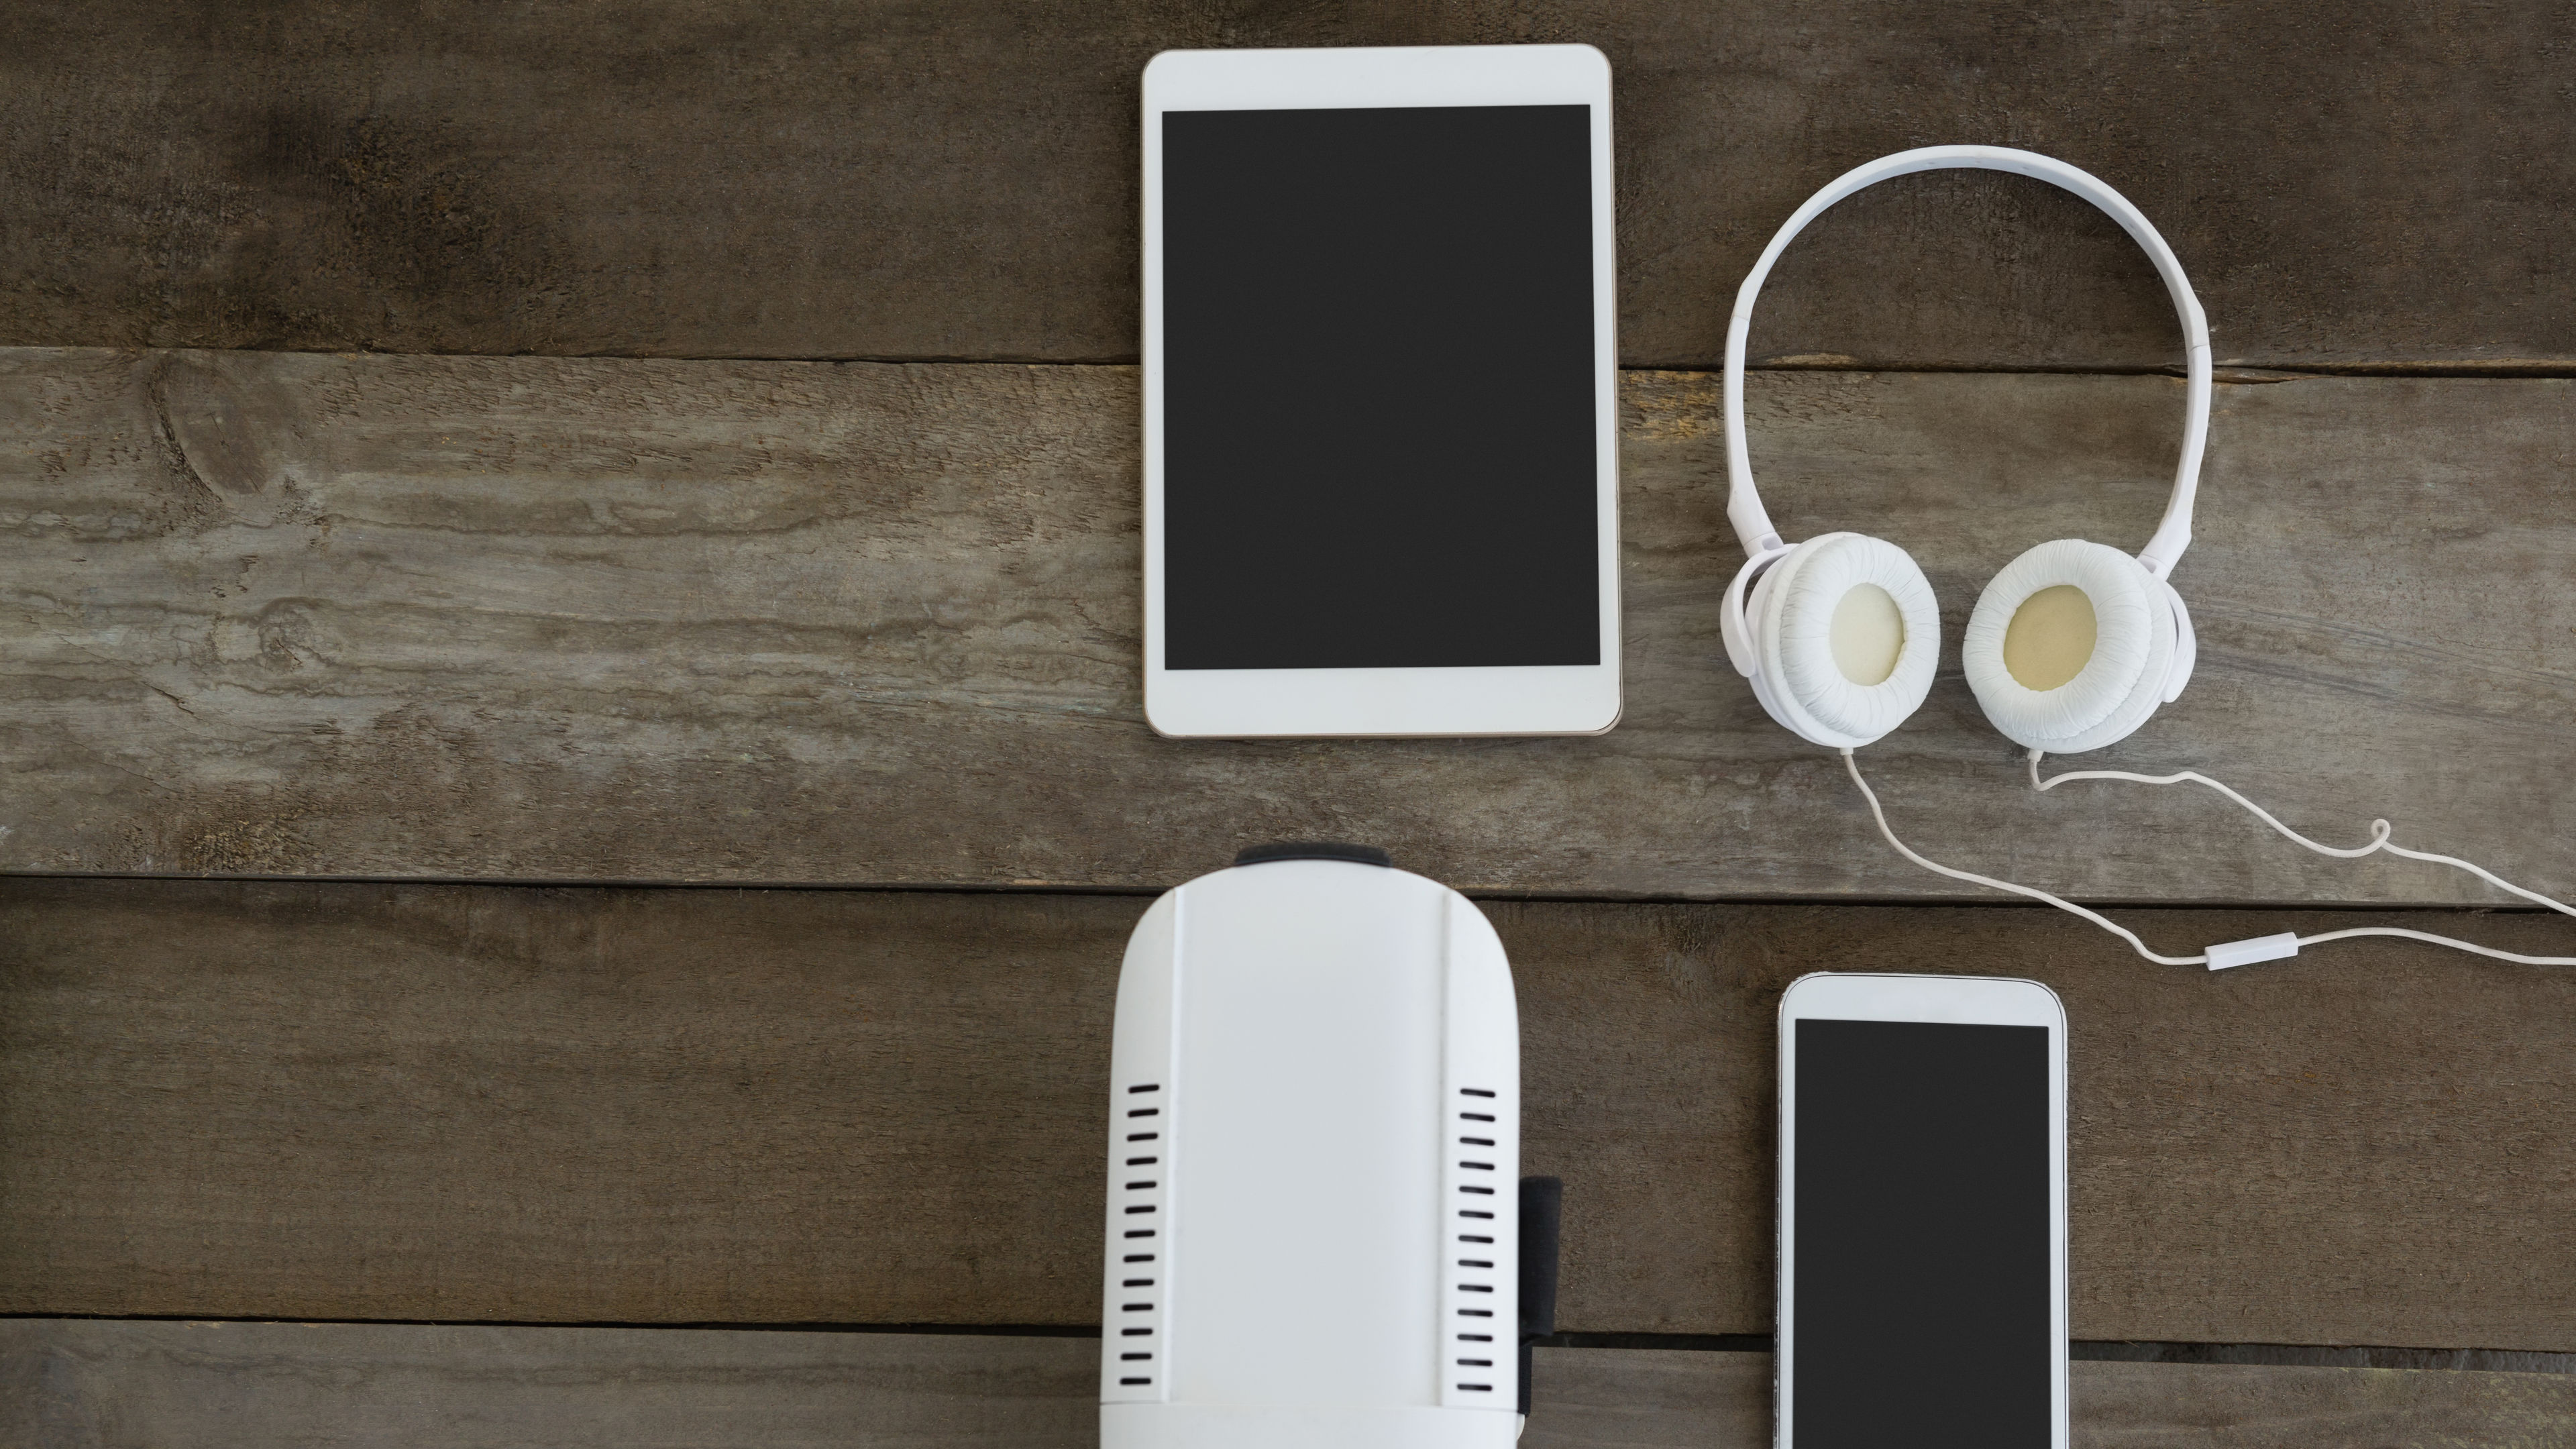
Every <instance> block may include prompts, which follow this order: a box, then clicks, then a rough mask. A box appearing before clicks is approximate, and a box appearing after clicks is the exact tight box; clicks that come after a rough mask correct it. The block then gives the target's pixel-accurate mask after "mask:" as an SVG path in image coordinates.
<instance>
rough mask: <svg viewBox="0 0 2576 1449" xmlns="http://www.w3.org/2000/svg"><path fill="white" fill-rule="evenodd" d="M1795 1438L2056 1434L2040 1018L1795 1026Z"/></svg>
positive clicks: (2024, 1444) (2025, 1438) (2013, 1445)
mask: <svg viewBox="0 0 2576 1449" xmlns="http://www.w3.org/2000/svg"><path fill="white" fill-rule="evenodd" d="M1797 1031H1798V1052H1797V1074H1798V1080H1797V1104H1796V1105H1797V1111H1796V1114H1795V1118H1794V1120H1795V1121H1796V1124H1797V1127H1796V1131H1797V1141H1796V1156H1795V1159H1794V1160H1795V1162H1796V1179H1797V1180H1796V1183H1795V1189H1796V1202H1797V1208H1796V1221H1795V1224H1794V1233H1793V1237H1792V1241H1793V1242H1794V1243H1795V1245H1796V1246H1795V1252H1796V1258H1797V1261H1796V1263H1795V1264H1794V1274H1793V1279H1792V1281H1793V1282H1794V1284H1795V1287H1794V1290H1793V1292H1792V1295H1791V1304H1790V1307H1791V1312H1790V1343H1789V1344H1788V1347H1789V1349H1790V1367H1791V1381H1792V1384H1793V1386H1794V1387H1793V1389H1792V1393H1791V1402H1792V1410H1793V1412H1792V1413H1791V1415H1790V1439H1789V1444H1790V1449H1883V1446H1886V1445H1891V1444H1905V1445H1919V1446H1923V1449H1947V1446H1954V1445H1955V1446H1959V1449H2048V1445H2049V1440H2050V1437H2051V1426H2052V1417H2051V1406H2050V1397H2051V1393H2050V1391H2051V1387H2052V1385H2053V1382H2054V1365H2055V1364H2056V1362H2057V1361H2058V1360H2059V1359H2062V1358H2063V1357H2064V1356H2065V1353H2066V1344H2065V1341H2064V1340H2063V1339H2059V1338H2053V1337H2052V1336H2051V1334H2052V1332H2053V1325H2052V1321H2051V1320H2052V1318H2053V1314H2052V1312H2051V1309H2052V1306H2053V1305H2052V1303H2051V1288H2050V1275H2049V1261H2048V1259H2049V1251H2048V1250H2049V1242H2050V1239H2051V1237H2052V1235H2053V1234H2054V1232H2055V1229H2054V1228H2053V1227H2052V1225H2051V1224H2052V1219H2051V1215H2050V1211H2049V1190H2048V1189H2049V1182H2048V1174H2049V1150H2048V1148H2049V1141H2048V1131H2049V1126H2048V1124H2049V1113H2048V1103H2049V1085H2048V1032H2047V1029H2046V1028H2044V1027H2036V1026H1961V1025H1946V1024H1932V1023H1925V1022H1899V1021H1820V1020H1813V1019H1808V1020H1802V1021H1799V1022H1798V1023H1797Z"/></svg>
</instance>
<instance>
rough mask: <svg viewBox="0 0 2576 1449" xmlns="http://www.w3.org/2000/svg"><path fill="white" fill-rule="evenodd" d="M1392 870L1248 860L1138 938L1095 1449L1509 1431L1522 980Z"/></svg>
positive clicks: (1487, 938) (1488, 933) (1125, 1004)
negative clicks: (1515, 984)
mask: <svg viewBox="0 0 2576 1449" xmlns="http://www.w3.org/2000/svg"><path fill="white" fill-rule="evenodd" d="M1385 860H1386V857H1385V856H1384V855H1383V854H1382V853H1378V852H1373V851H1367V850H1363V849H1359V848H1355V847H1349V846H1273V847H1267V848H1264V849H1261V850H1254V851H1246V852H1245V853H1244V854H1243V856H1241V857H1239V858H1238V864H1237V865H1236V866H1235V867H1234V868H1233V869H1230V870H1221V871H1218V872H1216V873H1215V874H1213V875H1205V876H1201V877H1199V878H1198V879H1196V880H1193V881H1190V882H1188V883H1187V884H1185V885H1182V886H1180V887H1178V888H1176V889H1174V890H1172V891H1169V892H1167V893H1165V894H1164V895H1163V897H1162V898H1161V899H1160V900H1157V901H1156V902H1155V903H1154V904H1153V906H1152V907H1151V908H1150V909H1149V910H1147V911H1146V913H1145V917H1144V919H1143V920H1142V921H1140V922H1138V923H1137V926H1136V931H1135V934H1134V936H1133V937H1132V938H1131V939H1130V941H1129V942H1128V946H1127V959H1126V964H1125V966H1124V968H1123V969H1122V970H1121V971H1120V973H1119V978H1118V1019H1117V1030H1116V1038H1115V1042H1114V1044H1113V1046H1112V1048H1111V1051H1110V1076H1109V1081H1110V1087H1109V1143H1108V1153H1109V1210H1108V1229H1107V1239H1106V1243H1107V1263H1106V1265H1105V1270H1104V1272H1105V1276H1104V1281H1103V1297H1102V1319H1103V1327H1102V1331H1101V1363H1100V1399H1101V1406H1100V1442H1101V1444H1102V1446H1103V1449H1312V1446H1316V1445H1325V1444H1329V1445H1334V1446H1338V1449H1507V1446H1509V1445H1510V1444H1511V1443H1512V1441H1513V1439H1514V1438H1515V1437H1516V1435H1517V1432H1518V1426H1519V1422H1520V1413H1519V1412H1518V1410H1519V1408H1520V1370H1519V1352H1518V1350H1519V1347H1520V1311H1519V1310H1520V1303H1519V1276H1520V1272H1521V1256H1520V1231H1519V1230H1520V1226H1521V1218H1520V1211H1519V1156H1520V1029H1519V1016H1518V1012H1517V1009H1516V1007H1515V1006H1514V1003H1513V998H1512V978H1511V969H1510V967H1509V965H1508V964H1507V963H1506V962H1505V961H1504V959H1503V948H1502V943H1501V941H1500V940H1498V939H1497V938H1496V937H1495V935H1494V930H1493V927H1492V926H1490V925H1488V924H1487V923H1486V921H1485V918H1484V916H1483V914H1482V913H1480V912H1479V911H1478V910H1477V909H1476V907H1475V906H1474V905H1473V904H1472V903H1470V902H1469V901H1468V900H1467V899H1466V897H1464V896H1461V895H1459V894H1458V893H1457V892H1455V891H1452V890H1450V889H1448V888H1447V887H1445V886H1442V885H1439V884H1437V883H1436V882H1433V881H1429V880H1425V879H1423V878H1422V877H1420V876H1417V875H1410V874H1407V873H1406V872H1403V871H1400V870H1396V869H1393V868H1392V867H1390V866H1389V865H1387V864H1386V863H1385ZM1547 1237H1548V1240H1549V1243H1550V1249H1551V1253H1552V1242H1553V1234H1552V1229H1551V1230H1550V1231H1549V1232H1548V1233H1547ZM1552 1264H1553V1259H1552V1256H1551V1257H1550V1258H1549V1260H1548V1266H1547V1268H1546V1274H1547V1281H1546V1282H1545V1283H1544V1284H1543V1285H1542V1287H1541V1290H1540V1291H1541V1292H1542V1293H1544V1294H1545V1295H1547V1296H1548V1297H1550V1298H1551V1299H1552V1297H1553V1293H1554V1288H1553V1271H1554V1270H1553V1266H1552ZM1542 1331H1543V1330H1542Z"/></svg>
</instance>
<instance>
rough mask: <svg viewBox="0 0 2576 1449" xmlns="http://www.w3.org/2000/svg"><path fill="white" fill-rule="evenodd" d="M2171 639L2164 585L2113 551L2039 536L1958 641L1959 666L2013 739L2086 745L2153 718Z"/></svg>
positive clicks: (2033, 745)
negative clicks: (2040, 539)
mask: <svg viewBox="0 0 2576 1449" xmlns="http://www.w3.org/2000/svg"><path fill="white" fill-rule="evenodd" d="M2175 638H2176V633H2175V627H2174V622H2173V612H2172V609H2171V608H2170V607H2169V606H2168V605H2167V604H2166V602H2165V595H2164V586H2163V585H2162V584H2160V583H2158V582H2157V580H2156V579H2155V577H2154V576H2153V575H2151V574H2149V573H2148V572H2147V571H2146V569H2145V568H2144V567H2143V566H2141V565H2140V564H2139V563H2138V561H2137V560H2136V559H2134V558H2131V557H2130V556H2129V555H2127V554H2124V553H2122V552H2120V551H2119V550H2118V549H2114V548H2105V547H2103V546H2102V545H2101V544H2098V543H2087V542H2085V541H2084V540H2082V539H2077V538H2061V539H2057V540H2054V541H2052V542H2049V543H2043V544H2041V545H2039V546H2038V547H2036V548H2033V549H2031V550H2030V551H2029V552H2027V553H2025V554H2023V555H2022V556H2021V557H2019V558H2017V559H2014V560H2013V561H2012V562H2011V563H2009V564H2006V565H2005V566H2004V571H2003V572H2002V573H1999V574H1997V575H1995V578H1994V582H1992V583H1990V584H1988V585H1986V591H1985V593H1984V594H1982V595H1980V596H1979V597H1978V599H1977V607H1976V609H1975V610H1974V611H1973V612H1972V613H1970V614H1969V615H1968V629H1967V632H1966V633H1965V634H1963V635H1961V636H1960V639H1959V666H1960V670H1961V672H1962V673H1964V674H1966V675H1967V677H1968V688H1970V689H1971V690H1974V691H1975V692H1976V696H1977V703H1978V704H1979V705H1980V706H1982V707H1983V708H1984V709H1985V712H1986V718H1987V719H1989V720H1992V721H1993V722H1994V726H1995V728H1996V729H1999V730H2001V731H2003V732H2004V737H2005V738H2006V739H2009V740H2012V741H2013V742H2014V743H2016V744H2020V745H2024V746H2026V747H2028V748H2030V749H2034V750H2046V751H2048V752H2049V753H2050V754H2052V755H2072V754H2079V753H2081V752H2083V751H2085V750H2092V749H2099V748H2101V747H2102V746H2104V745H2107V744H2109V743H2111V742H2112V741H2113V740H2116V739H2120V738H2122V737H2123V736H2125V735H2127V734H2128V733H2129V732H2130V731H2131V730H2134V729H2136V728H2137V727H2138V726H2139V725H2141V724H2143V723H2145V722H2146V718H2147V716H2148V715H2150V714H2153V713H2154V712H2155V707H2156V703H2157V701H2158V700H2159V699H2160V698H2162V696H2163V689H2164V680H2165V676H2166V674H2167V673H2168V672H2170V670H2171V668H2172V665H2173V656H2174V641H2175Z"/></svg>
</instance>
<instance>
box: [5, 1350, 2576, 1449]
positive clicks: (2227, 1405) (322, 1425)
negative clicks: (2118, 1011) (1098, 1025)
mask: <svg viewBox="0 0 2576 1449" xmlns="http://www.w3.org/2000/svg"><path fill="white" fill-rule="evenodd" d="M1098 1352H1099V1349H1098V1345H1097V1343H1096V1341H1095V1340H1092V1339H1087V1338H1026V1337H1003V1336H987V1335H967V1334H942V1335H935V1336H932V1335H918V1334H900V1333H755V1332H743V1331H740V1330H722V1329H631V1328H623V1329H621V1328H450V1327H431V1326H424V1325H409V1324H401V1325H396V1324H337V1323H303V1324H286V1323H115V1322H95V1321H91V1322H81V1321H69V1320H62V1319H21V1320H17V1321H13V1322H0V1388H6V1389H8V1390H10V1392H7V1393H5V1394H0V1438H6V1439H7V1440H8V1441H9V1442H12V1443H21V1442H23V1443H30V1444H46V1445H80V1446H84V1449H88V1446H95V1449H127V1446H135V1449H142V1446H157V1445H164V1444H174V1443H185V1444H190V1445H196V1446H202V1449H227V1446H233V1445H240V1446H244V1449H251V1446H258V1449H266V1446H269V1445H274V1444H280V1443H396V1442H399V1443H403V1444H408V1445H416V1446H420V1449H437V1446H442V1445H459V1446H462V1445H485V1444H489V1443H492V1442H494V1436H495V1435H496V1434H498V1435H501V1436H504V1437H505V1438H506V1441H507V1442H509V1443H511V1444H519V1445H528V1446H532V1449H533V1446H564V1449H573V1446H585V1445H609V1444H618V1445H623V1444H631V1443H635V1442H638V1441H639V1440H649V1442H651V1443H653V1444H656V1445H667V1446H672V1449H685V1446H691V1445H708V1446H716V1445H737V1444H749V1443H793V1444H811V1445H850V1446H853V1449H859V1446H877V1445H886V1446H892V1445H904V1446H914V1445H925V1444H927V1445H944V1446H956V1449H967V1446H975V1445H991V1446H995V1449H999V1446H1004V1445H1008V1446H1011V1449H1046V1446H1063V1449H1079V1446H1085V1445H1091V1444H1096V1443H1098V1442H1099V1439H1098V1434H1097V1431H1096V1418H1097V1414H1098V1409H1097V1408H1096V1407H1095V1405H1096V1403H1097V1392H1098V1390H1097V1380H1096V1377H1095V1375H1096V1374H1097V1372H1098V1367H1097V1366H1098V1358H1097V1354H1098ZM1533 1396H1534V1403H1533V1405H1532V1412H1531V1415H1530V1421H1529V1430H1528V1433H1527V1435H1526V1436H1525V1437H1524V1438H1523V1439H1522V1441H1521V1442H1522V1443H1524V1444H1526V1445H1529V1446H1531V1449H1577V1446H1593V1445H1599V1446H1605V1449H1606V1446H1611V1445H1618V1446H1622V1449H1657V1446H1665V1445H1669V1446H1673V1449H1711V1446H1718V1449H1726V1446H1744V1449H1752V1446H1756V1445H1764V1444H1768V1443H1769V1442H1770V1435H1771V1402H1770V1401H1771V1359H1770V1355H1768V1354H1750V1353H1695V1352H1674V1351H1669V1350H1655V1349H1565V1348H1551V1349H1541V1350H1539V1352H1538V1363H1537V1370H1536V1375H1535V1378H1534V1380H1533ZM2074 1410H2075V1428H2076V1443H2077V1444H2079V1445H2082V1446H2086V1449H2120V1446H2132V1445H2135V1446H2150V1445H2163V1444H2179V1443H2188V1444H2192V1445H2196V1446H2204V1449H2306V1446H2310V1445H2315V1444H2320V1443H2334V1444H2383V1443H2385V1444H2401V1443H2402V1444H2428V1445H2438V1444H2463V1445H2466V1444H2512V1445H2516V1446H2526V1449H2550V1446H2564V1445H2569V1444H2576V1377H2571V1376H2568V1375H2565V1374H2526V1373H2480V1372H2464V1371H2453V1370H2406V1369H2336V1368H2244V1367H2210V1366H2200V1365H2178V1364H2111V1363H2077V1364H2076V1365H2075V1366H2074Z"/></svg>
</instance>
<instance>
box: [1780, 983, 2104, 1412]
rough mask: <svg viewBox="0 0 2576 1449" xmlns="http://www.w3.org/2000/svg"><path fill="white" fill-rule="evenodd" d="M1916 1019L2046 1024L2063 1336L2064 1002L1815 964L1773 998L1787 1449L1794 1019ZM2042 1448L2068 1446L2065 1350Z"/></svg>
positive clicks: (2041, 992)
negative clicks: (1776, 1015) (1776, 1011)
mask: <svg viewBox="0 0 2576 1449" xmlns="http://www.w3.org/2000/svg"><path fill="white" fill-rule="evenodd" d="M1810 1019H1823V1020H1831V1021H1924V1022H1943V1023H1956V1024H1962V1025H1974V1026H1989V1025H1990V1026H2039V1027H2046V1028H2047V1029H2048V1122H2049V1148H2048V1152H2049V1171H2048V1203H2049V1220H2050V1222H2051V1224H2052V1225H2053V1227H2054V1228H2055V1231H2054V1232H2053V1233H2052V1235H2051V1237H2050V1240H2049V1245H2048V1275H2049V1287H2050V1295H2049V1297H2050V1304H2051V1308H2050V1312H2051V1314H2052V1317H2053V1323H2052V1326H2051V1330H2050V1333H2051V1337H2052V1338H2054V1340H2055V1341H2056V1342H2058V1343H2059V1344H2061V1345H2063V1344H2065V1343H2066V1342H2067V1341H2068V1332H2069V1326H2068V1308H2067V1296H2066V1008H2065V1006H2064V1004H2063V1003H2061V1002H2060V1001H2059V1000H2058V999H2057V993H2056V992H2054V991H2051V990H2049V989H2048V988H2047V987H2045V986H2042V985H2041V984H2039V983H2038V982H2036V981H2025V980H2021V979H2018V978H2014V977H2000V976H1908V975H1894V974H1884V975H1882V974H1873V973H1864V972H1840V971H1820V972H1816V973H1813V974H1811V975H1807V976H1801V977H1799V978H1798V979H1797V980H1795V981H1792V982H1790V983H1789V989H1788V990H1787V991H1786V992H1784V993H1782V995H1781V997H1780V1167H1779V1172H1780V1180H1779V1218H1778V1220H1777V1225H1776V1231H1775V1238H1774V1244H1775V1248H1774V1251H1775V1252H1776V1254H1777V1262H1776V1265H1775V1266H1776V1270H1777V1273H1776V1285H1775V1292H1776V1294H1777V1310H1776V1313H1775V1316H1774V1319H1773V1323H1772V1328H1773V1332H1774V1334H1775V1335H1776V1336H1775V1337H1774V1339H1773V1340H1772V1343H1773V1348H1774V1353H1773V1356H1772V1360H1771V1362H1772V1381H1771V1382H1772V1443H1773V1444H1774V1446H1775V1449H1788V1446H1789V1443H1790V1439H1789V1435H1790V1430H1791V1424H1790V1402H1791V1397H1790V1388H1791V1384H1792V1382H1793V1376H1794V1375H1795V1374H1796V1372H1797V1366H1796V1364H1795V1363H1794V1362H1792V1360H1791V1355H1790V1352H1789V1347H1790V1343H1791V1342H1792V1339H1791V1336H1790V1328H1791V1317H1792V1314H1793V1312H1794V1310H1793V1309H1792V1307H1791V1305H1792V1304H1793V1303H1794V1302H1795V1301H1796V1298H1795V1286H1796V1285H1795V1280H1794V1268H1793V1266H1792V1265H1793V1264H1794V1263H1795V1261H1796V1248H1797V1240H1796V1231H1797V1229H1796V1223H1797V1216H1796V1207H1797V1202H1796V1192H1797V1142H1798V1139H1797V1132H1796V1127H1797V1106H1798V1103H1797V1090H1796V1084H1797V1080H1798V1076H1797V1052H1798V1034H1797V1032H1796V1030H1795V1029H1794V1023H1796V1022H1798V1021H1801V1020H1810ZM2049 1402H2050V1410H2051V1412H2050V1415H2049V1422H2050V1430H2049V1435H2050V1437H2049V1444H2050V1446H2051V1449H2068V1443H2069V1435H2070V1433H2071V1427H2070V1423H2071V1421H2070V1418H2069V1414H2068V1384H2067V1356H2066V1354H2065V1353H2064V1352H2062V1351H2061V1352H2060V1353H2059V1354H2058V1355H2057V1357H2056V1361H2055V1365H2054V1367H2053V1369H2052V1371H2051V1375H2050V1383H2049Z"/></svg>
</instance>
